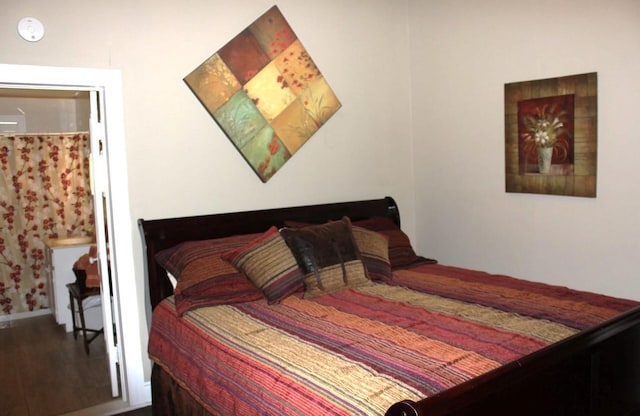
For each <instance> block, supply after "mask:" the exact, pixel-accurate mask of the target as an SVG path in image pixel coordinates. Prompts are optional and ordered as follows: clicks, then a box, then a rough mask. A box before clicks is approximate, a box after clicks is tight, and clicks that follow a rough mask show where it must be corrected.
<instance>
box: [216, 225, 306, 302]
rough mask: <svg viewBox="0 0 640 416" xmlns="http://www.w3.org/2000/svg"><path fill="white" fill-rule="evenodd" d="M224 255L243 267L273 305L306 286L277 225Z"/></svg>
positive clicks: (243, 270) (228, 259)
mask: <svg viewBox="0 0 640 416" xmlns="http://www.w3.org/2000/svg"><path fill="white" fill-rule="evenodd" d="M223 257H224V258H225V259H226V260H227V261H229V262H231V263H232V264H233V265H234V266H235V267H237V268H238V269H240V270H241V271H242V272H243V273H244V274H245V275H246V276H247V277H248V278H249V280H251V281H252V282H253V284H254V285H255V286H256V287H257V288H258V289H260V290H261V291H262V293H263V294H264V296H265V297H266V298H267V301H268V302H269V303H271V304H273V303H278V302H280V301H281V300H282V299H284V298H286V297H287V296H289V295H291V294H293V293H295V292H297V291H298V290H301V289H302V286H303V282H302V279H303V275H302V271H301V270H300V269H299V268H298V263H297V262H296V259H295V258H294V256H293V254H292V253H291V250H289V247H288V246H287V243H286V242H285V241H284V239H283V238H282V236H281V235H280V233H279V232H278V229H277V228H276V227H271V228H269V230H267V232H265V233H264V234H263V235H261V236H259V237H257V238H256V239H254V240H252V241H250V242H249V243H247V244H246V245H244V246H242V247H239V248H237V249H234V250H231V251H228V252H226V253H225V254H224V255H223Z"/></svg>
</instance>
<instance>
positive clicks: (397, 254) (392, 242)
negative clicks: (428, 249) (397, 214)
mask: <svg viewBox="0 0 640 416" xmlns="http://www.w3.org/2000/svg"><path fill="white" fill-rule="evenodd" d="M353 225H357V226H358V227H362V228H366V229H367V230H371V231H376V232H379V233H380V234H383V235H385V236H387V237H388V238H389V262H390V263H391V268H397V267H403V266H408V265H410V264H413V263H416V262H419V261H421V260H423V258H422V257H420V256H418V255H416V252H415V251H414V250H413V247H412V246H411V241H410V240H409V237H408V236H407V235H406V234H405V233H404V232H403V231H402V230H401V229H400V228H399V227H398V226H397V225H396V223H395V222H393V220H391V219H390V218H387V217H372V218H369V219H366V220H360V221H355V222H354V223H353Z"/></svg>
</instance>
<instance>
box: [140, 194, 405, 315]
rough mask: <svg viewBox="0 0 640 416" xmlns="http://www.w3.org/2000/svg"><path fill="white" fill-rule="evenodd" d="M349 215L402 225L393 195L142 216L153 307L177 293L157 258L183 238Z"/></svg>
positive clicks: (248, 230)
mask: <svg viewBox="0 0 640 416" xmlns="http://www.w3.org/2000/svg"><path fill="white" fill-rule="evenodd" d="M345 215H346V216H348V217H349V218H351V219H352V220H354V221H355V220H361V219H365V218H371V217H376V216H383V217H389V218H391V219H392V220H393V221H394V222H395V223H396V224H398V226H400V212H399V210H398V206H397V205H396V202H395V201H394V200H393V198H391V197H385V198H381V199H371V200H366V201H352V202H338V203H329V204H319V205H305V206H297V207H286V208H274V209H265V210H256V211H244V212H232V213H223V214H213V215H200V216H192V217H180V218H166V219H156V220H144V219H139V220H138V226H139V227H140V232H141V233H142V238H143V241H144V245H145V247H144V248H145V253H146V263H145V264H146V269H147V270H146V273H147V280H148V282H149V297H150V303H151V307H152V308H154V307H155V306H156V305H157V304H158V303H159V302H160V301H162V299H164V298H166V297H167V296H170V295H171V294H172V293H173V287H172V286H171V283H170V281H169V279H168V277H167V273H166V271H165V270H164V269H163V268H162V267H160V266H159V265H158V264H157V262H156V260H155V255H156V253H158V252H159V251H161V250H164V249H166V248H169V247H173V246H175V245H176V244H178V243H181V242H183V241H194V240H207V239H211V238H220V237H225V236H230V235H236V234H249V233H259V232H263V231H266V230H267V229H269V227H271V226H272V225H274V226H276V227H279V228H280V227H283V226H284V222H285V221H300V222H309V223H322V222H326V221H328V220H338V219H340V218H342V217H343V216H345Z"/></svg>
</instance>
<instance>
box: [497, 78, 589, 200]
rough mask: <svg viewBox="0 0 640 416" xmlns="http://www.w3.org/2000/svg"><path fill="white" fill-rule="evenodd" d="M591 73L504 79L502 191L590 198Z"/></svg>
mask: <svg viewBox="0 0 640 416" xmlns="http://www.w3.org/2000/svg"><path fill="white" fill-rule="evenodd" d="M597 98H598V97H597V73H596V72H591V73H585V74H578V75H569V76H563V77H557V78H547V79H540V80H533V81H522V82H514V83H507V84H505V86H504V105H505V115H504V117H505V171H506V172H505V173H506V174H505V182H506V192H517V193H536V194H548V195H565V196H578V197H596V185H597Z"/></svg>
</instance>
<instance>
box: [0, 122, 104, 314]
mask: <svg viewBox="0 0 640 416" xmlns="http://www.w3.org/2000/svg"><path fill="white" fill-rule="evenodd" d="M89 153H90V143H89V134H88V133H61V134H37V135H36V134H33V135H15V136H3V135H0V169H1V171H0V215H1V217H0V315H8V314H14V313H20V312H28V311H34V310H37V309H42V308H47V307H48V293H49V288H48V287H47V286H48V285H47V278H46V274H45V272H44V261H45V256H44V248H45V242H46V241H47V240H48V239H55V238H64V237H76V236H81V235H85V234H86V231H87V230H93V225H94V217H93V200H92V197H91V194H90V189H89V188H90V182H89V181H90V179H89Z"/></svg>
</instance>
